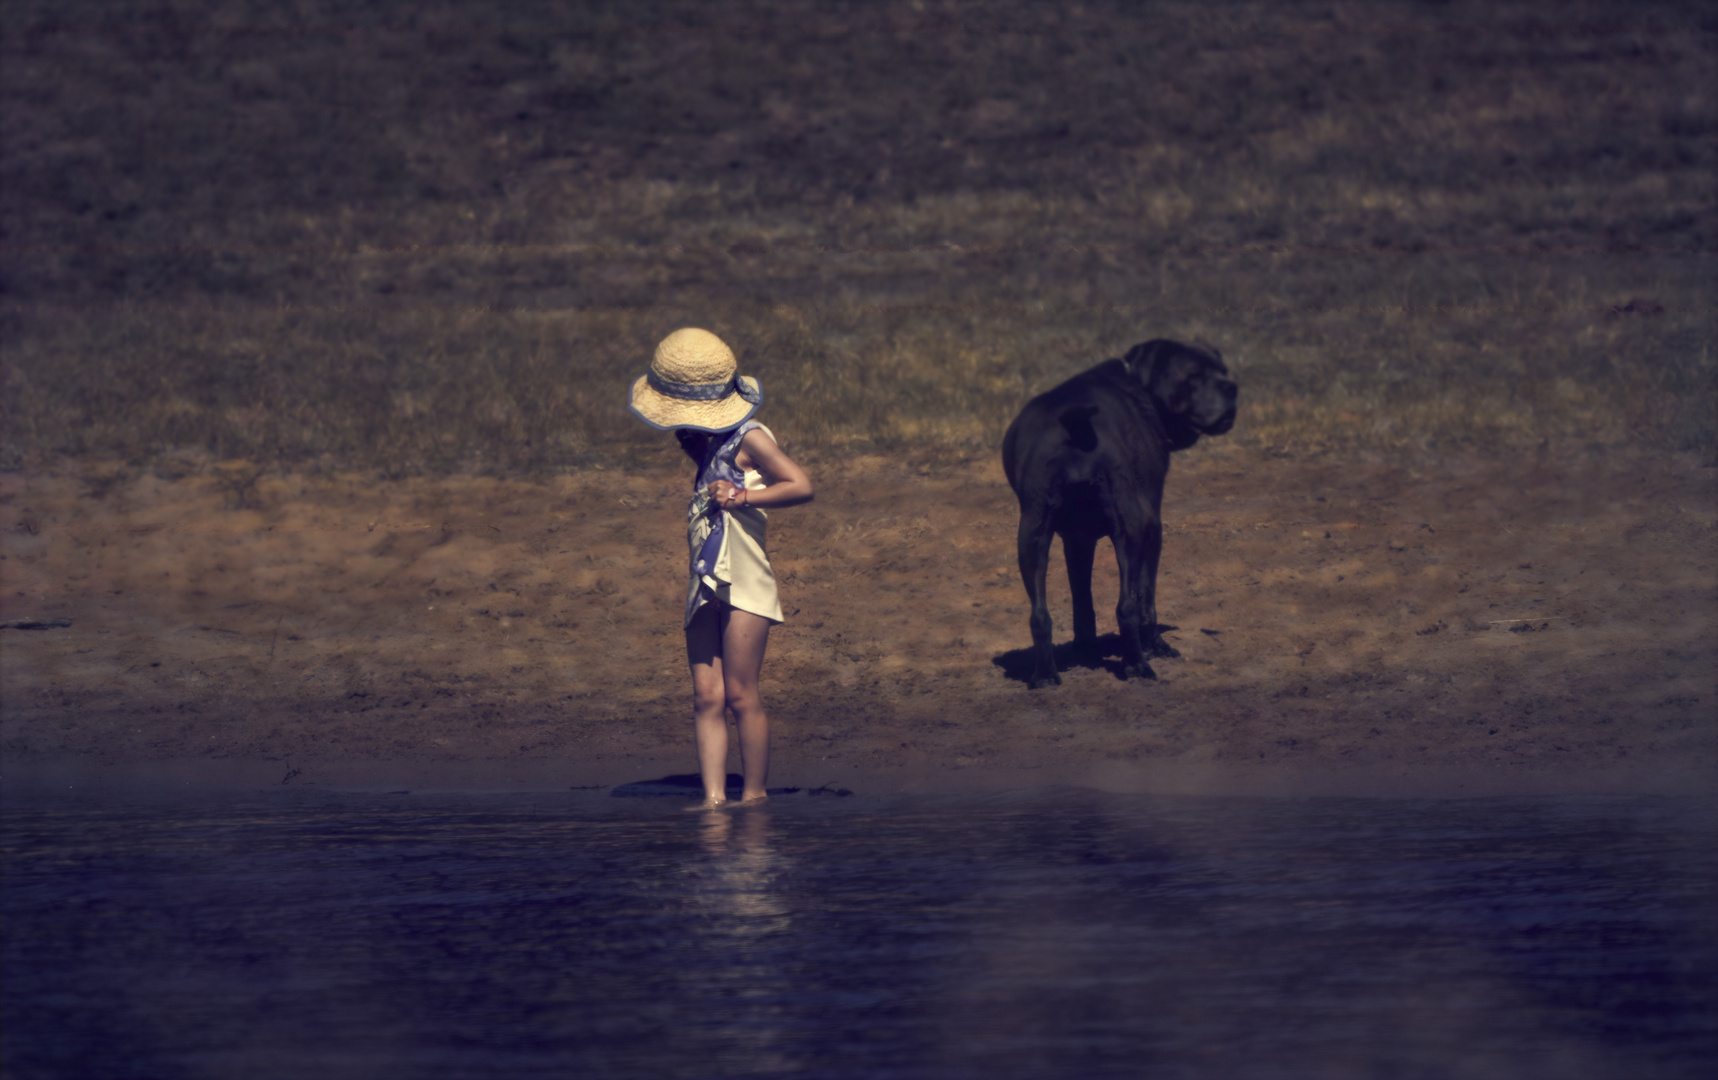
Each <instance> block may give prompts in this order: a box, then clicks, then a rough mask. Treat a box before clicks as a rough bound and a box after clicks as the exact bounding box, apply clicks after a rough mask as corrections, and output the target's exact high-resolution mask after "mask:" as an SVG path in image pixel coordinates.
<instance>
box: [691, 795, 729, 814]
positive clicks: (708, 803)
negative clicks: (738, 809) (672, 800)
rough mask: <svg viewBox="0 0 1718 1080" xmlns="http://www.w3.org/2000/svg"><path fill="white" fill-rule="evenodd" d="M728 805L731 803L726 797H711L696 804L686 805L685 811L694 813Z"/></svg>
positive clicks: (718, 808)
mask: <svg viewBox="0 0 1718 1080" xmlns="http://www.w3.org/2000/svg"><path fill="white" fill-rule="evenodd" d="M729 805H732V804H730V803H729V802H728V800H726V799H717V798H713V797H712V798H708V799H705V800H704V801H703V802H701V803H699V804H698V805H697V806H688V807H686V808H685V812H686V813H688V814H696V813H698V812H699V811H701V810H720V809H722V807H724V806H729Z"/></svg>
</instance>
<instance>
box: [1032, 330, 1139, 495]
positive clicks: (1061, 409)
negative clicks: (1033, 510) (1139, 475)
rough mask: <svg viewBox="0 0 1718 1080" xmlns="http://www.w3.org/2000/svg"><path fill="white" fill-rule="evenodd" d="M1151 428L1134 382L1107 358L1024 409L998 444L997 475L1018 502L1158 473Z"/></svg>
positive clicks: (1123, 368)
mask: <svg viewBox="0 0 1718 1080" xmlns="http://www.w3.org/2000/svg"><path fill="white" fill-rule="evenodd" d="M1158 426H1159V425H1158V423H1157V416H1156V410H1155V409H1154V408H1153V406H1152V403H1151V400H1150V398H1149V397H1148V396H1147V395H1146V394H1145V392H1144V389H1143V388H1142V387H1141V386H1140V383H1139V380H1138V379H1137V378H1135V377H1134V376H1133V375H1132V374H1130V373H1129V372H1128V370H1127V367H1126V365H1125V364H1123V363H1122V361H1120V360H1106V361H1104V362H1103V363H1101V364H1099V365H1097V366H1096V367H1093V368H1089V369H1087V370H1086V371H1082V372H1081V373H1080V374H1078V375H1075V376H1074V377H1073V378H1071V379H1069V380H1067V381H1066V382H1064V383H1061V384H1060V385H1058V386H1055V387H1053V388H1051V389H1049V390H1046V391H1045V392H1044V393H1042V394H1039V395H1038V396H1037V397H1035V398H1033V399H1032V400H1031V401H1029V402H1027V403H1026V405H1025V407H1024V408H1022V409H1021V410H1020V415H1018V416H1016V417H1015V418H1014V422H1013V423H1011V424H1009V425H1008V431H1007V433H1006V434H1005V435H1004V436H1003V438H1002V469H1003V472H1004V473H1005V474H1006V475H1007V477H1008V484H1009V486H1010V487H1012V488H1013V489H1014V494H1015V495H1016V496H1017V497H1018V498H1019V499H1020V500H1021V502H1022V504H1024V503H1026V502H1027V501H1028V500H1029V499H1031V500H1033V501H1037V500H1041V499H1045V498H1048V497H1049V496H1050V495H1052V493H1053V489H1057V488H1068V487H1073V486H1084V485H1088V484H1090V483H1092V482H1094V481H1095V480H1097V479H1100V478H1102V477H1104V476H1108V475H1110V474H1112V473H1113V472H1114V471H1116V470H1118V469H1119V470H1120V471H1122V472H1124V473H1126V474H1129V475H1130V476H1131V475H1133V474H1135V473H1136V472H1137V471H1139V470H1140V468H1141V467H1142V466H1143V469H1144V471H1145V472H1146V473H1147V474H1150V473H1152V472H1161V469H1162V465H1163V463H1164V462H1166V459H1167V457H1168V455H1167V453H1166V452H1165V451H1164V450H1163V442H1162V439H1161V438H1160V437H1159V435H1160V433H1159V432H1158V430H1157V429H1158Z"/></svg>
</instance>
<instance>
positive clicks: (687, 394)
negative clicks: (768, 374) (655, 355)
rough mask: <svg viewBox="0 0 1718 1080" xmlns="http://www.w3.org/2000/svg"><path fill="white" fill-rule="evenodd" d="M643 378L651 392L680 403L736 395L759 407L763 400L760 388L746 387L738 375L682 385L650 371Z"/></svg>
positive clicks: (713, 399)
mask: <svg viewBox="0 0 1718 1080" xmlns="http://www.w3.org/2000/svg"><path fill="white" fill-rule="evenodd" d="M644 378H645V381H647V382H649V383H650V388H651V389H652V390H655V391H656V392H657V393H659V394H663V395H666V396H668V397H671V398H679V399H680V400H681V401H720V400H721V399H722V398H725V397H727V396H728V395H729V394H738V395H740V397H742V398H744V399H745V400H746V401H749V402H751V403H752V404H753V405H761V404H763V400H764V392H763V389H762V388H761V387H756V386H751V387H748V386H747V385H746V383H745V381H744V380H742V379H741V378H740V377H739V376H738V375H735V376H734V377H733V378H732V379H729V380H728V381H727V382H719V383H683V382H675V381H674V380H672V379H664V378H663V377H662V376H660V375H658V374H657V373H656V371H655V370H654V369H652V370H650V371H647V372H645V373H644Z"/></svg>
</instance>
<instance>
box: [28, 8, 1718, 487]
mask: <svg viewBox="0 0 1718 1080" xmlns="http://www.w3.org/2000/svg"><path fill="white" fill-rule="evenodd" d="M0 26H3V31H4V37H3V43H0V80H3V82H0V87H3V89H4V95H5V98H4V114H3V123H4V126H3V128H0V135H3V138H4V173H3V175H0V181H3V183H0V227H3V229H4V246H3V249H0V289H3V290H4V291H3V293H0V345H3V347H4V380H5V381H4V410H5V412H4V420H5V431H4V448H3V463H4V464H5V465H7V466H8V467H14V468H15V467H19V466H21V465H28V464H30V463H35V462H42V461H45V460H48V459H51V458H53V457H56V456H59V455H77V456H87V457H91V458H95V459H102V460H110V461H119V462H123V463H126V465H127V466H128V467H131V468H141V467H144V466H150V467H153V468H155V469H156V470H158V471H162V470H165V471H168V472H172V471H175V470H183V469H188V468H200V467H201V465H200V463H201V462H204V461H207V460H210V459H234V458H242V459H246V460H249V461H252V462H257V463H261V464H264V465H266V466H268V467H269V468H272V469H278V468H295V469H303V468H315V467H321V468H325V469H332V468H354V467H357V468H376V469H381V470H383V471H384V472H385V473H388V474H391V475H404V474H411V473H419V472H430V473H448V472H458V471H481V472H497V473H513V474H516V473H542V472H548V471H555V470H559V469H562V468H567V467H576V466H579V465H581V464H586V463H590V462H593V461H623V462H624V461H633V462H640V461H655V460H659V459H661V458H662V457H663V455H665V454H667V453H668V451H667V449H666V448H664V447H662V445H661V443H662V440H661V439H660V436H658V435H656V434H655V433H652V432H650V431H649V430H647V429H645V428H644V427H643V425H640V424H637V423H635V422H634V421H632V419H631V418H630V417H629V416H628V414H627V413H626V411H625V409H624V404H623V402H624V389H625V386H626V384H627V382H628V381H629V379H630V378H631V377H633V376H634V375H636V373H637V372H638V371H640V370H641V369H642V366H643V364H644V363H645V362H646V359H647V357H648V354H649V350H650V348H651V347H652V346H653V345H654V343H655V341H656V340H658V339H659V338H660V337H661V336H662V335H663V334H665V333H666V332H668V331H669V330H672V329H673V328H675V327H677V326H680V325H686V324H694V325H703V326H706V327H708V328H710V329H712V330H715V331H717V332H718V333H720V334H722V335H723V336H724V337H726V338H728V339H729V340H730V341H732V342H733V343H734V344H735V345H736V346H737V347H738V349H739V351H740V353H741V356H742V363H743V364H744V366H745V369H746V370H747V371H748V372H753V373H756V374H757V375H759V376H760V377H761V379H762V380H763V382H764V385H765V387H766V391H767V393H768V394H769V396H770V404H769V406H768V413H767V419H768V420H769V422H770V423H771V424H772V426H774V427H776V428H777V429H778V430H779V431H781V432H782V433H783V434H784V435H785V436H786V437H787V438H788V439H789V440H790V442H791V443H792V444H793V445H794V446H795V448H796V449H797V451H798V452H800V453H804V454H808V455H810V456H812V457H815V456H817V455H818V454H837V453H841V454H845V453H851V452H856V451H874V450H884V451H891V452H895V453H907V454H914V455H916V454H925V455H930V454H936V455H948V454H951V453H952V454H956V455H959V456H971V455H988V454H989V453H991V452H992V448H993V447H994V446H995V445H996V442H997V440H998V439H999V437H1000V433H1001V430H1002V428H1003V426H1004V425H1005V424H1006V423H1007V420H1008V419H1009V417H1011V416H1012V415H1013V413H1014V412H1015V411H1016V410H1017V409H1018V407H1019V405H1020V404H1021V403H1022V402H1023V401H1024V400H1025V398H1026V397H1028V396H1030V395H1031V394H1033V393H1035V392H1037V391H1039V390H1042V389H1045V388H1047V387H1048V386H1049V385H1051V384H1053V383H1054V382H1056V381H1058V380H1059V379H1061V378H1063V377H1065V376H1066V375H1068V374H1070V373H1072V372H1074V371H1076V370H1079V369H1081V368H1083V367H1085V366H1088V365H1089V364H1091V363H1093V362H1095V361H1097V360H1099V359H1102V358H1103V357H1105V356H1109V355H1116V354H1118V353H1119V352H1120V351H1121V350H1123V349H1125V348H1126V347H1127V346H1128V345H1129V344H1131V343H1133V342H1135V341H1139V340H1143V339H1145V338H1147V337H1152V336H1160V335H1162V336H1175V337H1183V338H1202V339H1205V340H1207V341H1209V342H1211V343H1213V344H1216V345H1217V346H1218V347H1220V348H1221V349H1222V350H1223V351H1224V353H1225V355H1226V356H1227V357H1229V358H1230V359H1231V360H1232V362H1233V365H1234V366H1235V367H1236V368H1237V369H1238V371H1239V373H1240V376H1241V379H1242V381H1243V384H1244V391H1243V393H1244V398H1243V403H1244V409H1245V411H1244V414H1243V420H1242V422H1241V424H1240V426H1238V427H1237V429H1236V431H1235V432H1234V434H1233V435H1232V436H1231V438H1232V439H1233V440H1235V441H1237V442H1240V443H1242V444H1245V445H1249V446H1252V447H1254V448H1269V449H1272V450H1275V451H1278V452H1283V453H1307V452H1318V451H1332V452H1340V453H1355V452H1366V453H1385V454H1392V455H1400V454H1407V455H1414V454H1422V453H1425V452H1428V451H1431V452H1440V451H1443V450H1446V449H1452V448H1459V447H1464V446H1467V447H1475V448H1481V449H1487V450H1495V449H1498V448H1507V447H1522V446H1533V445H1538V444H1542V443H1544V442H1546V441H1547V440H1549V441H1551V442H1553V443H1557V444H1569V445H1575V446H1582V445H1598V446H1605V447H1614V446H1625V445H1626V446H1634V447H1643V448H1658V449H1682V450H1698V451H1700V452H1702V453H1706V454H1710V453H1712V452H1713V450H1714V448H1715V447H1718V425H1715V423H1714V413H1713V390H1714V385H1713V384H1714V374H1715V372H1718V365H1715V363H1714V357H1713V346H1714V326H1715V320H1714V307H1713V299H1712V298H1713V296H1714V286H1715V284H1718V274H1715V272H1714V261H1713V260H1714V243H1713V239H1714V238H1713V228H1714V223H1715V220H1718V217H1715V215H1714V199H1715V197H1718V196H1715V192H1718V176H1715V175H1714V174H1715V170H1714V160H1715V158H1718V148H1715V143H1714V138H1713V136H1714V133H1715V132H1718V102H1715V101H1714V97H1713V91H1712V87H1713V86H1714V85H1715V84H1718V22H1715V21H1714V20H1713V18H1712V16H1711V15H1710V14H1709V13H1708V11H1707V8H1706V7H1705V6H1704V5H1699V4H1694V3H1659V4H1651V3H1648V4H1641V3H1630V4H1626V5H1625V4H1621V3H1598V2H1585V3H1582V2H1576V3H1550V2H1539V3H1534V2H1515V3H1507V2H1506V3H1489V4H1480V3H1467V2H1463V0H1456V2H1452V3H1443V4H1430V3H1390V2H1380V3H1369V4H1364V5H1355V4H1342V3H1315V2H1300V3H1286V4H1271V5H1253V4H1239V3H1237V4H1215V5H1214V4H1209V3H1166V4H1161V5H1153V6H1152V7H1151V8H1149V9H1143V8H1140V7H1138V6H1137V5H1134V4H1130V3H1119V2H1118V3H1095V4H1087V5H1084V6H1082V7H1080V8H1078V9H1069V10H1066V11H1063V10H1055V11H1052V10H1051V9H1050V8H1048V7H1042V6H1037V5H1029V4H1025V3H1017V4H996V3H986V4H977V3H962V2H951V3H943V4H937V3H926V4H916V3H888V2H884V3H872V4H851V5H841V4H818V5H805V4H790V3H783V2H766V0H756V2H745V3H737V2H729V3H724V4H721V5H708V4H693V3H688V2H679V0H658V2H646V3H628V4H624V5H622V4H615V5H606V4H598V3H584V4H577V5H572V6H570V7H569V6H568V5H565V4H549V3H542V4H532V3H510V4H505V5H503V4H498V3H497V4H470V3H450V4H443V5H440V6H437V5H419V4H406V3H403V2H392V0H378V2H376V3H373V4H370V5H367V6H365V7H362V8H354V7H353V6H351V5H346V4H340V5H335V4H327V5H317V4H314V3H304V4H296V5H293V6H292V7H290V8H286V7H282V6H280V5H249V4H245V3H240V2H238V0H198V2H186V3H176V4H169V5H160V4H148V5H145V4H141V3H139V4H134V5H133V4H115V3H93V2H91V3H85V4H78V3H67V2H64V0H56V2H55V3H52V4H48V3H36V4H32V3H23V2H20V3H15V4H10V5H8V7H7V10H6V12H5V14H4V16H0ZM1637 299H1639V300H1644V301H1648V303H1644V304H1636V305H1633V306H1632V308H1631V305H1630V302H1631V301H1634V300H1637Z"/></svg>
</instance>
